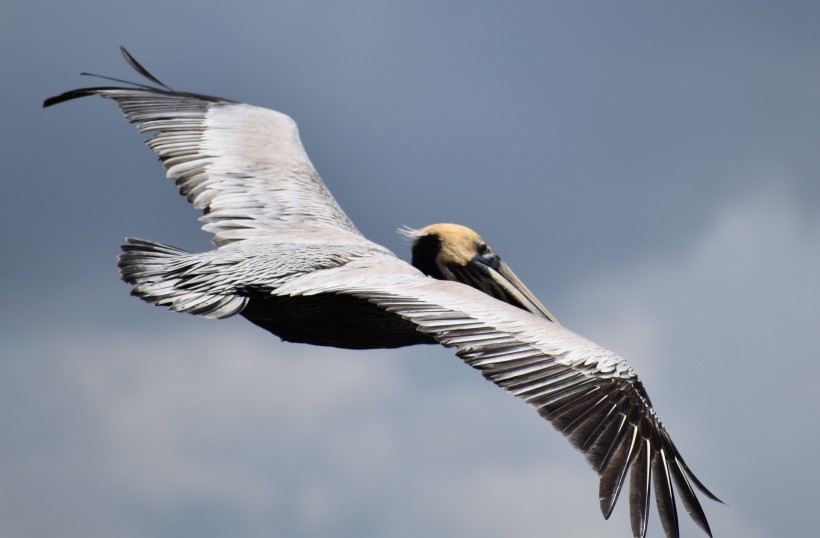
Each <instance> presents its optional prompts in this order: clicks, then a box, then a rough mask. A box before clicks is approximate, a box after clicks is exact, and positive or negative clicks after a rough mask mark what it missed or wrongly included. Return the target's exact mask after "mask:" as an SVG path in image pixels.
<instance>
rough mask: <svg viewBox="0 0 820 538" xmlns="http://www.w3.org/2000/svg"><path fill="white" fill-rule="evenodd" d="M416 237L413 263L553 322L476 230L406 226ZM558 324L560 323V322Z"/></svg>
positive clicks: (406, 232) (454, 226)
mask: <svg viewBox="0 0 820 538" xmlns="http://www.w3.org/2000/svg"><path fill="white" fill-rule="evenodd" d="M402 233H403V234H404V235H405V236H407V237H409V238H410V239H412V240H413V258H412V264H413V266H414V267H415V268H416V269H418V270H419V271H421V272H422V273H424V274H425V275H428V276H431V277H433V278H437V279H439V280H453V281H455V282H461V283H462V284H467V285H468V286H472V287H474V288H476V289H478V290H481V291H483V292H484V293H486V294H487V295H490V296H492V297H495V298H496V299H498V300H500V301H504V302H505V303H509V304H511V305H513V306H517V307H518V308H522V309H524V310H527V311H529V312H532V313H533V314H536V315H538V316H542V317H544V318H546V319H548V320H550V321H552V322H556V320H555V317H554V316H553V315H552V314H550V312H549V310H547V308H546V307H545V306H544V305H542V304H541V302H540V301H539V300H538V299H536V298H535V296H534V295H533V294H532V293H531V292H530V290H528V289H527V287H526V286H524V284H523V283H522V282H521V281H520V280H519V279H518V277H517V276H515V273H513V272H512V269H510V268H509V267H508V266H507V264H506V263H504V262H503V261H501V258H499V256H498V254H496V253H495V251H494V250H493V249H492V248H490V246H489V245H488V244H487V242H486V241H484V239H482V237H481V236H480V235H478V234H477V233H476V232H474V231H473V230H471V229H470V228H467V227H466V226H461V225H460V224H431V225H430V226H426V227H424V228H420V229H418V230H413V229H404V230H402ZM556 323H557V322H556Z"/></svg>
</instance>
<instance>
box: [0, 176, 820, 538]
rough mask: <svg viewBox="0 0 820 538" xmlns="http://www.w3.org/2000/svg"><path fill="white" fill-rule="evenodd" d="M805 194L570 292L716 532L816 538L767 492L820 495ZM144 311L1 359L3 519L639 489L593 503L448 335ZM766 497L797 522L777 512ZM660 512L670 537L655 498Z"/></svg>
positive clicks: (72, 328) (577, 474) (585, 475)
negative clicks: (654, 411)
mask: <svg viewBox="0 0 820 538" xmlns="http://www.w3.org/2000/svg"><path fill="white" fill-rule="evenodd" d="M793 206H794V201H793V200H791V199H789V197H788V196H787V195H785V194H784V193H783V192H782V191H779V190H778V189H777V188H776V187H765V188H761V189H758V190H757V191H755V192H753V193H751V194H749V195H748V196H746V197H744V198H740V199H738V200H737V201H736V202H735V203H734V204H732V205H730V206H729V207H727V208H726V209H725V210H724V211H723V212H722V213H721V214H720V215H719V217H718V218H716V220H715V221H714V222H713V223H711V225H709V226H706V227H704V230H705V232H704V234H703V235H702V236H701V237H699V238H697V239H696V240H695V241H694V242H693V243H691V244H690V245H689V246H688V248H686V249H684V250H683V251H682V252H679V253H675V254H673V255H669V254H668V253H662V254H661V255H658V256H649V257H647V258H644V259H641V260H637V261H634V262H633V263H632V264H625V265H622V266H620V267H614V268H610V269H609V270H607V271H606V273H603V272H601V273H598V274H597V276H594V277H593V278H591V279H590V280H589V281H587V282H584V283H583V284H582V285H579V286H578V287H577V288H575V289H574V290H571V291H570V292H569V293H570V295H571V296H572V297H573V298H574V301H573V303H572V305H571V309H570V310H569V311H567V312H564V313H563V316H562V319H563V321H564V322H565V323H566V324H568V325H569V326H571V327H572V328H574V329H576V330H578V331H579V332H581V333H582V334H585V335H586V336H589V337H591V338H592V339H594V340H598V341H600V342H601V343H603V344H605V345H607V346H609V347H611V348H613V349H615V350H617V351H619V352H621V353H622V354H623V355H624V356H625V357H627V358H628V360H630V361H631V362H632V363H633V365H634V366H635V367H636V369H637V370H638V372H639V374H640V375H641V376H642V377H643V379H644V382H645V383H646V386H647V389H648V390H649V392H650V395H651V396H652V398H653V401H654V403H655V405H656V407H657V408H658V409H659V411H660V413H661V416H662V417H663V419H664V421H665V423H666V424H667V426H668V428H669V429H670V432H671V433H672V435H673V438H674V439H675V440H676V443H677V444H678V446H679V448H680V449H681V450H682V452H683V454H684V456H685V457H686V458H687V460H688V462H689V463H690V464H691V465H692V467H693V468H694V470H695V471H696V472H697V473H698V474H699V476H700V477H701V478H702V479H703V480H704V482H706V484H707V485H709V486H710V487H712V488H713V489H714V490H715V492H716V493H717V494H718V495H721V496H723V497H725V499H726V500H727V501H728V502H729V506H718V505H715V504H713V503H708V504H707V505H706V511H707V514H708V516H709V518H710V520H711V521H712V524H713V529H714V530H715V532H718V533H720V534H723V535H741V534H742V535H745V536H754V535H759V536H764V535H771V534H772V533H774V532H777V531H778V530H782V529H785V530H786V531H789V532H786V534H800V533H801V532H803V531H807V530H808V529H806V528H805V527H802V526H801V525H802V523H801V522H802V521H803V519H801V514H802V513H803V510H806V509H807V507H805V506H802V505H801V503H800V502H779V501H777V498H776V497H773V496H772V494H771V491H791V492H793V493H794V497H795V498H805V499H811V498H816V494H818V493H819V492H817V491H816V486H815V485H814V484H813V481H812V479H811V476H810V474H806V473H804V472H803V470H802V462H803V461H811V459H812V458H813V454H814V452H815V450H816V448H817V447H818V445H820V442H818V438H817V433H816V432H814V431H812V430H811V428H810V427H809V428H808V429H807V428H805V427H801V425H803V424H808V425H811V424H816V423H817V418H818V417H817V413H816V409H817V408H818V405H817V401H816V396H815V391H813V390H812V389H813V387H814V386H816V383H817V381H818V380H820V372H819V371H818V367H817V366H816V364H815V362H814V361H813V357H815V356H816V348H817V346H816V343H815V341H814V340H815V339H814V336H813V332H812V331H811V330H810V329H811V326H812V320H815V321H816V320H817V319H818V317H817V306H816V305H818V304H820V286H818V284H817V280H816V272H815V269H816V268H817V267H820V259H818V258H820V254H818V251H817V249H816V248H813V245H816V244H817V239H818V237H819V236H820V227H818V226H817V222H816V221H815V220H811V219H809V220H807V219H805V218H803V217H801V216H800V215H799V214H797V213H796V212H794V211H793ZM66 304H71V302H70V301H67V303H66ZM141 312H145V318H144V319H145V320H148V321H145V322H139V323H140V324H138V325H133V324H130V323H129V324H123V325H122V326H119V327H117V326H116V323H113V322H112V320H110V319H108V320H102V319H100V320H98V321H97V322H95V323H90V322H88V321H83V319H82V318H77V319H76V320H73V321H69V322H68V323H67V324H66V323H65V322H64V325H63V328H62V329H60V330H55V332H53V333H52V334H51V335H50V338H48V339H36V338H30V339H29V340H28V341H27V342H25V343H19V342H18V344H17V345H18V346H21V349H18V350H16V352H15V353H14V354H12V359H11V360H6V361H3V362H2V363H0V370H2V371H0V405H2V407H3V409H5V410H7V412H6V413H4V414H3V415H2V416H0V426H2V428H3V430H4V431H5V432H7V435H4V436H3V438H2V440H0V450H2V452H3V454H4V458H3V459H2V460H0V473H2V475H3V476H4V477H5V478H4V483H5V484H6V485H5V486H4V488H3V490H2V493H0V495H2V502H0V510H2V513H0V534H3V535H26V536H38V535H55V534H60V535H65V536H108V535H117V536H145V535H152V536H173V535H181V534H185V535H190V534H196V535H203V536H204V535H212V536H224V535H243V536H255V535H273V534H276V535H300V536H320V535H335V536H362V535H380V536H382V535H390V536H417V535H447V536H458V535H462V536H498V535H518V536H532V535H542V534H543V533H544V532H548V533H549V534H557V535H567V536H571V535H575V536H585V535H609V534H611V535H623V533H624V532H625V531H626V529H628V528H629V527H628V519H627V512H628V511H627V506H626V504H627V503H625V502H624V501H625V499H621V503H620V506H618V507H617V508H616V512H615V514H614V515H613V521H610V522H605V521H603V519H602V518H601V517H600V514H599V512H598V507H597V502H596V500H595V495H596V491H597V484H596V479H595V477H594V475H593V473H592V472H591V471H589V469H588V468H587V466H586V463H585V462H584V461H583V458H581V457H580V456H579V455H578V454H576V453H575V452H574V450H573V449H572V448H571V447H570V446H569V444H568V443H566V442H565V441H563V440H562V439H560V437H559V436H558V435H557V434H555V433H554V432H553V431H552V429H551V428H550V427H549V426H547V425H546V424H544V423H543V421H542V420H541V419H540V418H539V417H537V416H536V414H535V413H533V412H531V411H529V410H527V409H526V407H525V406H523V405H522V404H521V403H520V402H518V401H516V400H515V399H514V398H511V397H509V396H508V395H506V394H504V393H502V392H501V391H499V390H498V389H497V388H496V387H494V386H492V385H491V384H489V383H486V382H485V381H483V380H482V379H481V376H480V375H478V374H477V373H476V372H473V371H471V370H470V369H469V368H468V367H466V366H464V365H463V364H461V363H460V362H459V361H458V360H457V359H455V358H454V357H453V356H452V355H451V353H450V352H449V351H447V350H444V349H440V348H437V347H435V346H424V347H416V348H409V349H402V350H396V351H371V352H355V351H345V350H336V349H324V348H315V347H310V346H302V345H292V344H283V343H280V342H278V341H277V340H276V339H275V338H273V337H271V336H270V335H268V334H267V333H264V332H262V331H259V330H257V329H256V328H254V327H252V326H250V325H249V324H246V323H243V322H242V320H238V319H237V320H231V321H224V322H207V321H204V320H196V319H193V318H186V317H183V316H177V315H172V314H163V313H162V312H160V311H158V310H155V309H150V308H147V307H146V308H145V309H144V310H142V311H141ZM163 315H166V316H168V317H167V318H163V317H162V316H163ZM163 322H164V323H163ZM110 327H114V328H110ZM109 328H110V329H109ZM784 369H785V372H786V373H785V374H784ZM727 387H731V391H727ZM784 417H787V419H785V418H784ZM784 451H785V452H786V453H788V454H789V456H790V457H789V458H788V460H785V461H784V460H773V461H769V460H767V459H765V457H764V456H763V455H765V454H777V453H782V452H784ZM9 484H11V485H12V486H9ZM760 484H768V485H767V486H765V487H764V486H761V485H760ZM760 506H771V507H772V510H776V511H778V515H779V516H783V517H786V518H791V519H790V520H791V521H793V522H794V523H793V524H791V526H789V524H788V523H786V524H785V526H779V527H772V526H771V525H772V524H771V523H769V522H768V521H767V519H766V517H765V516H764V515H763V514H761V513H760V511H759V510H758V509H757V507H760ZM682 518H683V516H682ZM787 521H789V519H787ZM650 524H651V532H657V531H658V530H659V529H660V526H659V523H658V521H657V518H656V516H655V515H654V509H653V520H652V522H651V523H650ZM682 524H683V525H684V534H685V535H693V534H695V535H696V534H697V532H698V531H697V529H695V528H694V527H693V526H692V525H691V524H690V523H689V522H688V521H684V520H683V519H682Z"/></svg>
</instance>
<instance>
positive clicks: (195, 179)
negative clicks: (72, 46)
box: [43, 48, 359, 246]
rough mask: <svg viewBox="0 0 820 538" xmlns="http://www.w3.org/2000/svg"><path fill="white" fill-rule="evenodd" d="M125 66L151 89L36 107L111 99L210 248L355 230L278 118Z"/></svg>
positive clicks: (134, 86)
mask: <svg viewBox="0 0 820 538" xmlns="http://www.w3.org/2000/svg"><path fill="white" fill-rule="evenodd" d="M121 51H122V54H123V56H124V57H125V59H126V61H127V62H128V63H129V65H130V66H131V67H132V68H134V69H135V70H136V71H137V72H138V73H140V74H141V75H142V76H144V77H145V78H147V79H148V80H149V81H150V82H152V83H153V84H156V86H153V85H147V84H139V83H130V82H125V81H122V80H118V79H111V78H109V77H102V78H106V79H108V80H113V81H115V82H120V83H123V84H124V86H110V87H95V88H81V89H77V90H72V91H69V92H66V93H63V94H62V95H58V96H55V97H52V98H50V99H47V100H46V101H45V102H44V103H43V106H46V107H47V106H51V105H54V104H57V103H62V102H63V101H68V100H71V99H76V98H78V97H85V96H88V95H99V96H101V97H105V98H107V99H113V100H114V101H116V103H117V105H119V107H120V109H121V110H122V112H123V114H125V117H126V118H127V119H128V121H130V122H131V123H136V124H137V126H138V128H139V130H140V132H151V133H152V134H151V136H150V138H148V140H147V143H148V145H149V146H150V147H151V149H152V150H154V151H155V152H156V153H157V155H159V157H160V159H161V160H162V163H163V164H164V165H165V168H166V169H167V171H168V174H167V175H168V177H169V178H170V179H173V180H174V181H175V182H176V184H177V186H178V187H179V191H180V193H181V194H183V195H184V196H186V197H187V198H188V201H189V202H191V203H192V204H193V205H194V206H195V207H196V208H198V209H201V210H202V211H203V213H204V215H203V216H202V217H201V219H200V220H202V221H203V222H205V224H204V225H203V227H202V228H203V229H204V230H205V231H208V232H211V233H213V234H214V239H213V242H214V244H216V245H218V246H221V245H224V244H227V243H231V242H233V241H241V240H245V239H253V238H264V237H268V236H270V235H271V234H272V233H274V231H275V230H276V229H277V228H280V229H281V226H282V225H283V224H286V225H291V226H292V225H298V224H300V223H305V224H308V225H317V224H318V225H323V224H324V225H330V226H334V227H338V228H342V229H344V230H347V231H350V232H353V233H356V234H358V233H359V232H358V230H357V229H356V227H355V226H354V224H353V223H352V222H351V221H350V219H349V218H348V217H347V215H346V214H345V213H344V211H342V208H341V207H339V204H338V203H337V202H336V200H335V199H334V198H333V196H332V195H331V194H330V191H329V190H328V189H327V187H326V186H325V184H324V183H323V182H322V179H321V178H320V177H319V174H318V173H317V172H316V169H315V168H314V167H313V165H312V164H311V162H310V159H309V158H308V156H307V153H306V152H305V149H304V147H303V146H302V142H301V140H300V139H299V130H298V128H297V126H296V123H295V122H294V121H293V120H292V119H291V118H290V117H288V116H286V115H285V114H282V113H280V112H276V111H274V110H269V109H266V108H260V107H255V106H251V105H247V104H244V103H237V102H234V101H230V100H228V99H222V98H218V97H210V96H206V95H198V94H193V93H186V92H178V91H174V90H172V89H170V88H169V87H167V86H165V85H164V84H162V83H161V82H159V80H157V78H156V77H154V76H153V75H151V74H150V73H149V72H148V71H147V70H146V69H145V68H143V67H142V66H141V65H140V64H139V63H138V62H137V61H136V60H135V59H134V58H133V57H132V56H131V55H130V54H129V53H128V51H126V50H125V49H124V48H121Z"/></svg>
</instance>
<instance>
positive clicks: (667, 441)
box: [277, 260, 718, 536]
mask: <svg viewBox="0 0 820 538" xmlns="http://www.w3.org/2000/svg"><path fill="white" fill-rule="evenodd" d="M401 263H402V262H400V261H399V260H396V261H393V262H389V263H388V262H386V263H385V266H383V267H381V268H379V269H376V270H374V269H373V268H372V267H367V266H365V265H363V266H362V268H361V270H360V274H359V275H356V270H355V269H354V265H355V263H351V264H348V266H347V267H346V268H345V269H346V272H347V275H346V277H345V279H344V281H345V282H344V283H341V282H340V280H339V279H334V280H333V281H330V280H329V279H328V280H326V279H324V278H323V276H322V275H321V274H313V275H308V276H306V277H303V278H300V279H295V280H294V281H292V282H291V283H289V284H287V285H285V286H283V287H282V288H280V289H279V290H278V291H277V293H281V294H313V293H323V292H334V293H344V294H350V295H354V296H357V297H361V298H365V299H367V300H369V301H371V302H373V303H375V304H376V305H378V306H380V307H382V308H384V309H386V310H388V311H390V312H393V313H395V314H397V315H399V316H401V317H403V318H405V319H407V320H409V321H411V322H412V323H414V324H415V325H416V326H417V328H418V330H419V331H421V332H424V333H426V334H429V335H430V336H432V337H433V338H434V339H435V340H436V341H438V342H439V343H440V344H442V345H444V346H447V347H452V348H455V349H456V355H458V356H459V357H460V358H461V359H463V360H464V362H466V363H467V364H469V365H470V366H472V367H473V368H476V369H478V370H480V371H481V373H482V374H483V375H484V377H486V378H487V379H488V380H490V381H492V382H493V383H495V384H496V385H498V386H499V387H501V388H503V389H505V390H506V391H508V392H510V393H511V394H513V395H515V396H517V397H518V398H521V399H522V400H524V401H525V402H527V403H528V404H530V405H531V406H533V407H534V408H535V409H536V411H538V413H539V414H540V415H541V416H542V417H544V418H545V419H547V420H548V421H550V422H551V423H552V425H553V426H554V427H555V428H556V429H557V430H558V431H559V432H561V433H562V434H563V435H564V436H566V437H567V438H568V439H569V440H570V442H571V443H572V444H573V445H574V446H575V447H576V448H577V449H578V450H580V451H581V452H582V453H583V454H584V456H586V459H587V461H588V462H589V463H590V465H591V466H592V468H593V469H594V470H595V472H596V473H597V474H598V476H599V477H600V489H599V497H600V505H601V511H602V512H603V514H604V517H606V518H608V517H609V515H610V514H611V513H612V510H613V508H614V506H615V502H616V500H617V499H618V495H619V493H620V491H621V488H622V486H623V485H624V483H625V481H626V477H627V472H628V471H629V473H630V486H629V490H630V493H629V504H630V514H631V521H632V530H633V533H634V534H635V536H645V534H646V524H647V518H648V515H649V498H650V496H651V493H650V483H653V484H654V488H655V499H656V502H657V507H658V512H659V514H660V519H661V521H662V522H663V526H664V531H665V532H666V534H667V536H678V519H677V510H676V507H675V494H674V491H673V484H674V488H676V489H677V491H678V494H679V496H680V499H681V501H682V502H683V505H684V507H685V508H686V510H687V511H688V512H689V514H690V515H691V517H692V519H693V520H694V521H695V522H696V523H697V524H698V525H699V526H700V527H701V528H702V529H703V530H704V531H705V532H706V533H707V534H709V535H710V536H711V531H710V529H709V524H708V522H707V520H706V516H705V514H704V512H703V509H702V508H701V505H700V502H699V501H698V498H697V496H696V494H695V490H694V487H696V488H697V489H699V490H700V491H701V492H703V493H704V494H705V495H706V496H708V497H709V498H711V499H714V500H718V499H717V498H716V497H715V496H714V495H713V494H712V493H710V492H709V491H708V490H707V489H706V488H705V487H704V486H703V484H702V483H701V482H700V481H699V480H698V479H697V478H696V477H695V475H694V474H693V473H692V471H691V470H690V469H689V467H688V466H687V465H686V463H685V462H684V461H683V458H682V457H681V455H680V453H679V452H678V450H677V448H675V445H674V444H673V443H672V439H671V438H670V437H669V434H668V433H667V432H666V430H665V429H664V427H663V425H662V424H661V421H660V419H659V418H658V416H657V415H656V413H655V410H654V409H653V408H652V404H651V402H650V401H649V397H648V396H647V394H646V391H645V390H644V387H643V384H642V383H641V381H640V380H639V379H638V377H637V375H636V374H635V372H634V371H633V369H632V368H631V367H630V366H629V364H628V363H627V362H626V361H625V360H624V359H622V358H621V357H619V356H618V355H616V354H615V353H612V352H611V351H608V350H606V349H604V348H602V347H600V346H598V345H596V344H594V343H592V342H590V341H589V340H586V339H584V338H582V337H581V336H578V335H577V334H575V333H573V332H571V331H569V330H567V329H565V328H564V327H562V326H560V325H558V324H556V323H551V322H549V321H548V320H546V319H542V318H539V317H537V316H533V315H532V314H530V313H529V312H526V311H523V310H521V309H518V308H515V307H513V306H511V305H508V304H506V303H502V302H500V301H497V300H495V299H493V298H492V297H489V296H488V295H486V294H484V293H481V292H480V291H478V290H475V289H473V288H470V287H468V286H464V285H461V284H458V283H455V282H447V281H441V280H435V279H432V278H422V277H420V276H419V275H418V274H417V273H414V272H411V271H409V270H402V268H401V267H400V264H401ZM377 273H378V274H377ZM650 481H652V482H650ZM693 486H694V487H693Z"/></svg>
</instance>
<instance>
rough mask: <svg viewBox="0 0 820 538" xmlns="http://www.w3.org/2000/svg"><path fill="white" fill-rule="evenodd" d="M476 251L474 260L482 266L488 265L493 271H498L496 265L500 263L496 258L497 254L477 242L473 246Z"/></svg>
mask: <svg viewBox="0 0 820 538" xmlns="http://www.w3.org/2000/svg"><path fill="white" fill-rule="evenodd" d="M475 249H476V257H475V259H476V260H478V261H480V262H481V263H483V264H484V265H488V266H490V267H492V268H493V269H498V263H499V262H500V261H501V260H500V259H499V258H498V254H496V253H495V252H493V250H492V249H491V248H490V247H489V246H488V245H487V243H485V242H484V241H479V242H477V243H476V244H475Z"/></svg>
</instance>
